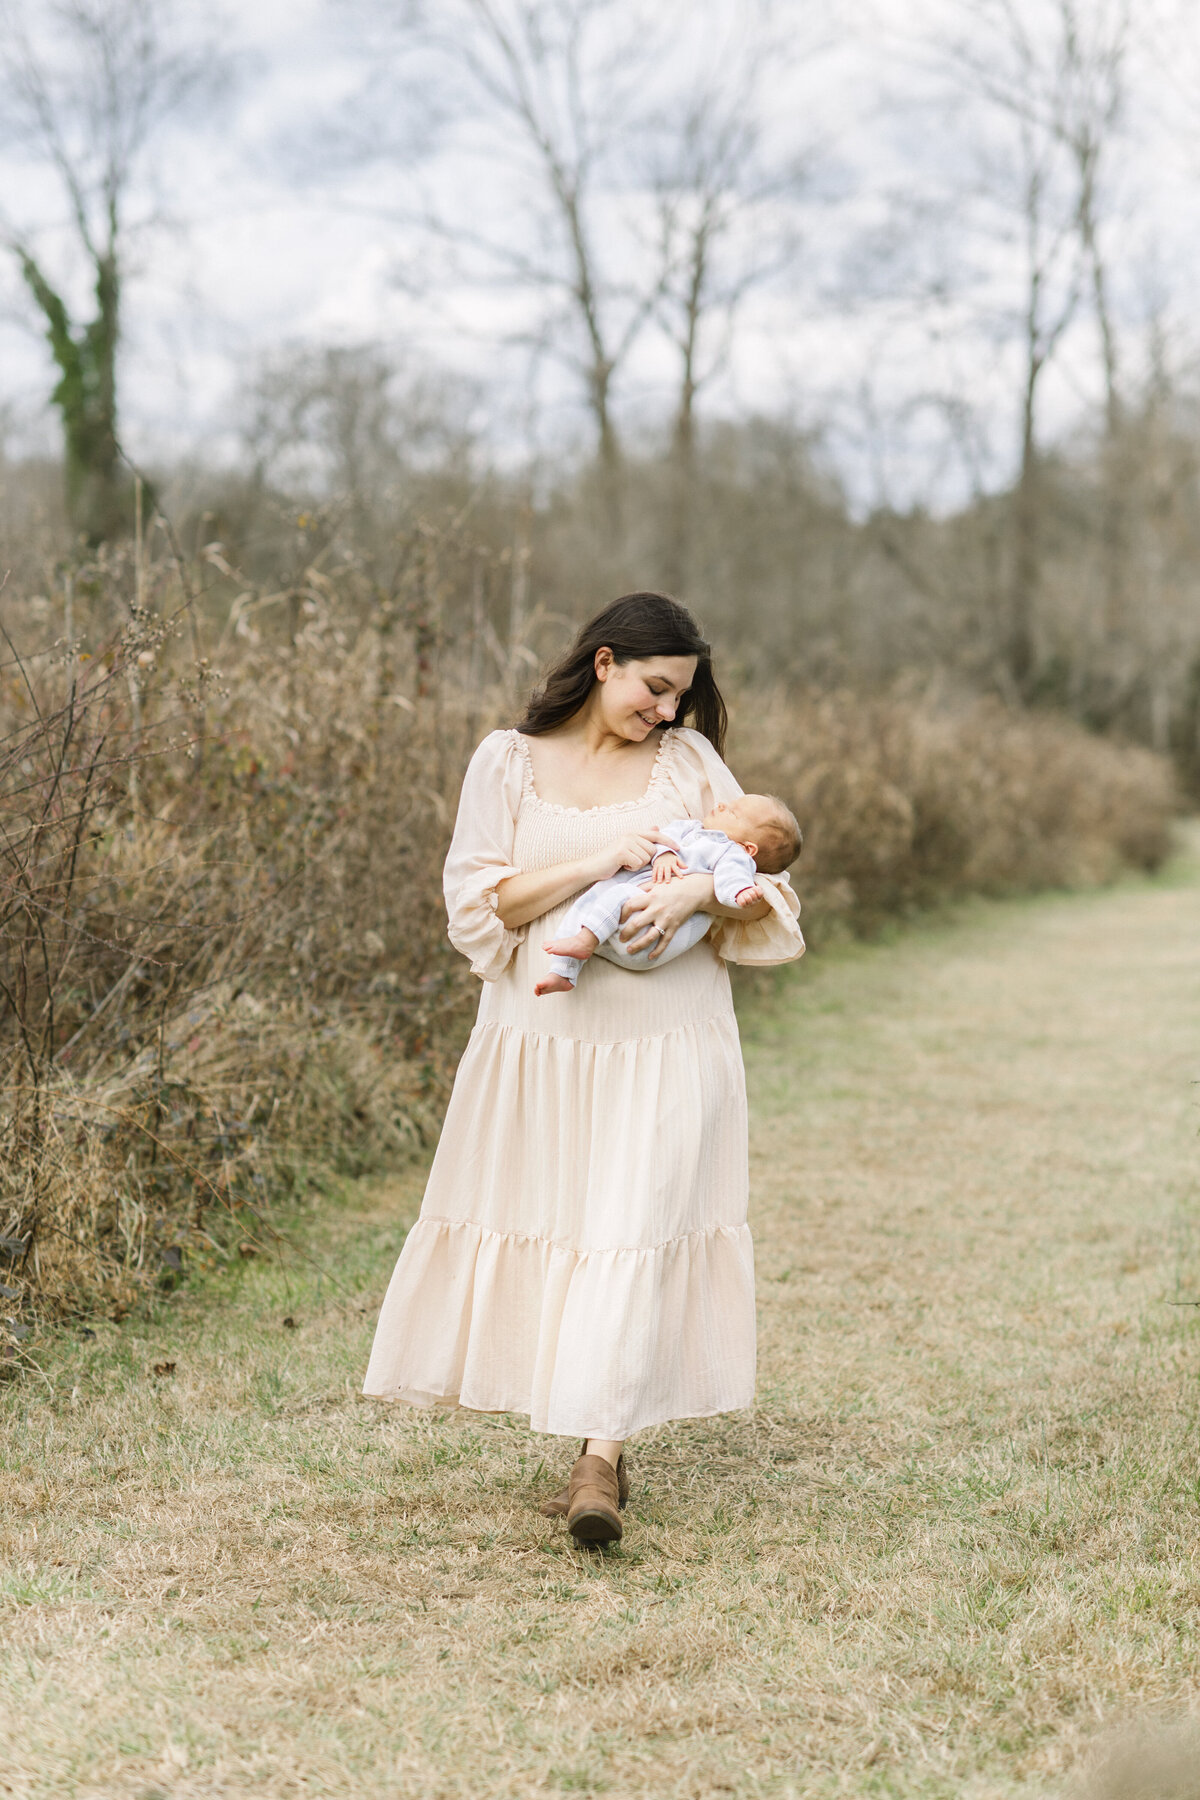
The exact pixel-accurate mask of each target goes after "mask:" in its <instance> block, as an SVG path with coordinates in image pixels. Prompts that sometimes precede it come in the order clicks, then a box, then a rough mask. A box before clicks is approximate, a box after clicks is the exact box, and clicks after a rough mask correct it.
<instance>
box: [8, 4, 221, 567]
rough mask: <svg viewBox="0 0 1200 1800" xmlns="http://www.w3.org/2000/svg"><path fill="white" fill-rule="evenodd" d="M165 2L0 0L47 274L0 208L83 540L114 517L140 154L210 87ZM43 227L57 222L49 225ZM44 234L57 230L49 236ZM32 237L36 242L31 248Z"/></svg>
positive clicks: (209, 66)
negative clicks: (40, 197) (50, 370)
mask: <svg viewBox="0 0 1200 1800" xmlns="http://www.w3.org/2000/svg"><path fill="white" fill-rule="evenodd" d="M174 28H175V19H174V14H173V10H172V7H171V0H53V3H52V4H49V5H43V6H41V7H34V6H33V5H31V4H29V3H28V0H0V98H2V104H3V120H2V123H0V134H2V136H3V137H5V138H7V139H8V141H9V142H10V144H12V145H13V147H14V148H16V149H17V150H18V151H20V152H22V153H23V154H24V155H25V156H26V157H27V158H28V160H29V161H30V162H31V163H33V164H36V165H39V166H40V167H41V168H43V169H45V170H47V171H48V172H49V173H50V174H51V175H52V176H53V178H54V180H55V182H56V184H57V187H58V191H59V194H60V196H61V200H62V202H63V208H64V212H65V227H66V238H67V241H68V243H69V244H70V252H69V254H68V256H67V257H66V258H65V259H62V260H63V261H64V269H63V274H64V276H66V278H67V279H66V280H64V279H60V278H59V277H58V276H57V275H55V274H53V273H52V272H51V268H50V260H49V257H50V249H49V244H50V240H51V238H52V236H53V235H56V234H55V233H54V232H53V231H52V230H49V229H46V228H45V224H44V222H43V224H42V228H41V229H39V227H38V225H37V224H35V223H32V222H28V221H22V220H21V219H20V218H19V217H18V216H17V213H16V210H15V208H4V209H3V211H0V242H2V243H4V244H6V245H7V247H8V248H9V250H10V251H11V252H12V254H13V255H14V256H15V258H16V261H17V264H18V267H19V269H20V272H21V275H22V277H23V278H24V282H25V285H26V287H27V288H28V291H29V293H30V295H31V296H32V298H33V301H34V303H35V305H36V306H37V309H38V312H39V313H40V315H41V319H42V323H43V326H44V329H45V335H46V340H47V342H48V344H49V346H50V352H51V355H52V356H53V358H54V362H55V364H56V366H57V370H58V382H57V385H56V386H55V388H54V391H53V394H52V395H51V399H52V402H53V404H54V405H55V407H56V408H57V409H58V413H59V416H60V419H61V421H62V429H63V448H64V471H65V479H66V495H67V507H68V513H69V516H70V519H71V522H72V524H73V525H74V526H75V528H76V529H77V530H79V531H80V532H82V533H83V534H84V535H85V536H86V537H87V538H88V539H89V540H90V541H92V542H97V541H99V540H101V539H103V538H106V537H110V536H112V535H113V534H114V533H115V532H117V531H119V530H121V529H122V528H126V529H127V528H128V524H129V520H130V518H131V505H130V503H129V499H128V495H127V492H126V490H125V484H124V482H123V480H122V471H121V462H120V453H119V448H118V435H117V422H118V395H117V385H118V384H117V359H118V351H119V347H120V343H121V335H122V322H123V299H124V283H125V277H126V274H127V265H128V257H129V247H130V241H131V238H132V237H133V235H134V234H135V233H136V232H137V230H138V229H139V227H140V226H141V225H144V223H145V222H146V209H145V207H144V206H143V207H142V208H141V210H140V214H139V215H138V216H135V207H136V206H137V205H138V201H139V195H138V188H139V182H140V180H141V177H142V176H143V174H144V172H145V164H146V159H147V153H148V151H149V149H150V146H151V144H152V143H153V141H154V139H155V137H156V134H157V133H158V132H159V131H160V129H161V127H162V126H163V125H164V124H165V123H166V122H167V121H168V120H169V119H170V118H171V117H172V116H174V115H176V114H178V113H179V112H180V110H181V109H182V108H183V107H184V106H185V105H187V104H189V103H191V102H192V101H194V100H195V99H197V98H198V97H199V96H200V95H201V94H202V93H205V92H207V91H210V89H211V86H212V84H213V82H214V79H215V78H216V76H217V75H218V73H219V70H220V66H221V64H220V59H219V58H218V57H216V56H214V54H213V53H212V51H211V50H210V49H204V48H199V47H196V46H194V45H188V46H187V47H182V48H180V47H176V46H175V45H174V44H173V42H172V32H173V29H174ZM55 223H56V224H57V221H56V222H55ZM58 235H61V233H59V234H58ZM43 245H46V246H47V247H46V248H43ZM80 263H82V265H83V267H84V268H85V269H86V271H87V279H88V285H89V287H90V289H91V294H92V305H91V309H90V311H91V316H90V317H88V318H84V319H80V318H79V317H78V316H75V315H73V311H72V307H71V305H70V303H69V301H68V299H67V297H66V296H67V292H68V285H67V283H68V281H69V280H70V279H71V277H72V276H73V274H74V270H75V269H76V268H77V267H78V266H79V264H80Z"/></svg>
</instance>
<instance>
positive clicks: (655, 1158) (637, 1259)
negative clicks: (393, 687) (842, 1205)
mask: <svg viewBox="0 0 1200 1800" xmlns="http://www.w3.org/2000/svg"><path fill="white" fill-rule="evenodd" d="M740 792H741V789H740V788H739V786H738V784H737V782H736V781H735V780H734V778H733V776H732V774H731V773H730V771H729V770H728V769H727V768H726V766H725V764H724V763H723V762H722V761H721V758H720V757H719V756H718V755H717V752H716V751H715V750H714V749H713V747H712V745H711V744H710V743H709V742H708V740H707V738H705V737H702V736H701V734H700V733H699V732H698V731H691V730H668V731H664V733H663V736H662V742H661V744H660V746H659V750H658V757H657V760H656V762H655V764H654V769H653V772H652V774H651V776H650V782H649V786H648V787H647V789H646V791H645V793H644V794H643V795H642V798H641V799H640V800H630V801H624V802H621V803H619V804H617V805H613V806H595V807H591V808H589V809H588V810H587V811H581V810H580V809H579V808H577V807H568V806H555V805H552V804H551V803H550V802H548V801H545V800H542V799H540V798H539V796H538V794H537V793H536V791H535V789H534V782H533V769H532V764H531V762H530V759H529V752H528V749H527V747H526V743H525V739H524V738H523V737H522V736H521V734H520V733H519V732H517V731H494V732H492V733H491V735H490V736H489V737H486V738H485V739H484V741H483V743H482V744H480V746H479V748H478V750H477V751H476V752H475V755H474V756H473V758H472V759H471V764H470V767H469V768H468V770H467V774H466V779H465V781H464V783H463V790H462V798H461V801H460V803H459V809H458V818H457V821H456V824H455V828H454V840H453V843H452V844H451V846H450V854H449V856H448V857H447V859H446V872H445V889H446V906H447V910H448V913H449V920H450V938H451V941H452V942H453V943H454V944H455V946H456V947H457V948H458V949H459V950H461V951H462V953H463V954H464V956H467V957H469V958H470V960H471V967H472V969H473V970H474V972H475V974H477V975H480V976H482V977H483V981H484V984H485V985H484V989H483V994H482V996H481V999H480V1003H479V1016H478V1020H477V1022H476V1025H475V1029H474V1031H473V1032H472V1034H471V1039H470V1042H469V1044H468V1045H467V1049H466V1051H465V1053H464V1055H463V1059H462V1062H461V1063H460V1065H459V1069H458V1075H457V1078H456V1080H455V1083H454V1092H453V1094H452V1096H451V1099H450V1106H449V1110H448V1112H447V1114H446V1123H445V1126H444V1127H443V1130H442V1136H441V1141H440V1143H439V1145H438V1150H437V1155H436V1156H435V1158H434V1162H433V1167H432V1169H431V1170H430V1175H429V1184H428V1187H427V1188H426V1191H425V1199H424V1204H423V1205H422V1207H421V1214H420V1217H419V1218H418V1220H417V1222H416V1224H415V1225H414V1226H413V1228H412V1230H411V1231H410V1232H409V1234H408V1238H407V1240H406V1242H405V1245H404V1249H403V1252H402V1254H401V1256H400V1260H399V1262H398V1263H397V1264H396V1269H395V1273H394V1274H393V1276H392V1279H391V1284H390V1285H389V1287H388V1291H387V1295H386V1298H385V1299H384V1302H383V1309H382V1312H381V1313H380V1317H379V1324H378V1327H377V1329H376V1333H375V1342H374V1345H373V1347H372V1350H371V1358H370V1364H369V1367H368V1369H367V1375H366V1381H365V1383H364V1386H363V1391H364V1393H367V1394H375V1395H378V1396H380V1397H381V1398H383V1399H387V1400H407V1401H409V1402H412V1403H414V1404H416V1405H422V1406H436V1405H455V1404H457V1405H461V1406H464V1407H470V1408H473V1409H475V1410H477V1411H481V1412H516V1413H527V1414H528V1415H529V1419H530V1423H531V1425H532V1427H533V1429H534V1430H535V1431H545V1432H554V1433H562V1434H564V1435H566V1436H570V1437H584V1436H592V1437H601V1438H627V1437H630V1436H631V1435H632V1434H633V1433H634V1432H636V1431H639V1430H641V1429H643V1428H644V1427H646V1426H649V1425H656V1424H659V1423H660V1422H662V1421H663V1420H666V1419H676V1418H695V1417H701V1416H704V1415H706V1414H711V1413H720V1412H726V1411H728V1410H729V1409H730V1408H733V1407H739V1406H746V1405H748V1404H749V1403H750V1401H751V1399H752V1397H753V1393H754V1355H755V1329H754V1257H753V1249H752V1246H751V1242H750V1232H749V1228H748V1227H747V1224H746V1199H747V1186H748V1181H747V1160H746V1095H745V1080H744V1075H743V1071H742V1058H741V1049H740V1046H739V1043H738V1033H737V1023H736V1021H735V1019H734V1013H733V1002H732V996H731V993H730V986H729V976H728V972H727V970H726V967H725V963H726V961H733V962H743V963H756V964H758V965H760V966H762V965H767V964H771V963H781V962H788V961H790V960H791V959H792V958H793V957H796V956H800V955H801V954H802V953H803V950H804V940H803V938H802V937H801V935H800V930H799V926H798V925H797V923H796V920H797V915H798V914H799V911H800V906H799V902H798V900H797V899H796V896H795V894H794V893H793V892H792V889H791V886H790V885H789V882H788V878H787V876H786V875H775V876H763V877H761V882H762V886H763V891H764V893H765V894H766V897H767V899H768V900H769V901H770V905H771V911H770V913H769V915H768V916H767V917H766V918H765V919H763V920H761V921H756V922H751V921H747V922H742V921H739V920H726V919H716V920H715V921H714V923H713V928H712V930H711V931H710V933H709V935H708V936H707V937H706V938H704V939H702V940H701V942H700V943H699V944H697V945H696V946H695V948H694V949H691V950H689V951H687V952H686V954H685V955H683V956H680V957H679V958H678V959H677V960H676V961H674V962H671V963H668V964H667V965H666V966H665V967H663V968H661V969H655V970H651V971H647V972H645V973H638V972H636V971H631V970H627V969H621V968H618V967H617V966H616V965H615V964H613V963H609V962H604V961H602V960H601V959H599V958H594V959H593V960H592V961H591V962H590V963H589V964H588V965H587V966H586V967H585V968H584V969H583V970H582V971H581V973H580V977H579V986H578V988H577V989H576V991H575V992H574V993H573V994H554V995H549V996H546V997H544V998H542V999H540V1000H539V999H536V998H535V997H534V992H533V986H534V982H535V981H536V980H537V979H538V978H539V977H540V975H541V974H543V973H544V971H545V969H546V966H547V963H546V956H545V952H544V951H543V948H542V945H543V943H544V941H545V940H546V939H548V938H552V937H553V936H554V933H555V931H556V929H557V925H558V921H559V920H560V919H561V918H562V916H563V914H564V913H565V911H566V908H567V905H568V902H566V901H564V902H563V904H562V905H561V906H558V907H556V908H554V910H553V911H551V912H549V913H547V914H546V915H545V916H544V917H543V918H541V919H538V920H536V921H535V922H534V923H533V924H531V925H528V926H523V927H521V928H520V929H519V930H517V931H508V930H506V929H505V927H504V926H503V925H502V924H501V922H500V920H499V918H498V917H497V915H496V887H497V884H498V883H499V882H501V881H504V880H505V879H506V878H507V877H508V876H510V875H516V874H519V873H521V872H522V871H523V870H533V869H542V868H548V867H549V866H550V865H552V864H554V863H561V862H567V861H570V860H573V859H574V858H577V857H582V856H589V855H592V854H593V853H594V852H595V851H597V850H599V849H600V848H602V846H603V845H605V844H607V843H609V842H610V841H611V840H612V839H614V838H617V837H621V836H623V835H624V834H625V833H627V832H630V831H645V830H646V829H648V828H649V827H650V826H654V825H662V824H665V823H667V821H668V820H670V819H677V818H680V817H682V816H683V815H684V814H687V815H688V816H689V817H691V818H701V817H702V816H703V815H704V814H705V813H706V812H708V811H709V810H710V809H711V807H712V806H713V805H714V804H715V802H717V801H718V800H730V799H732V798H734V797H735V796H736V795H738V794H739V793H740ZM723 959H724V960H723Z"/></svg>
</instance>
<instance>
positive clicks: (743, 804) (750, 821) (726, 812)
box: [700, 794, 777, 844]
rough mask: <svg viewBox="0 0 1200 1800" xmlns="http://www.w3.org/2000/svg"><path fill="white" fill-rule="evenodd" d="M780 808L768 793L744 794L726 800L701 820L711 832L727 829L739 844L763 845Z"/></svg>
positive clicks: (729, 835) (729, 836)
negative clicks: (763, 837)
mask: <svg viewBox="0 0 1200 1800" xmlns="http://www.w3.org/2000/svg"><path fill="white" fill-rule="evenodd" d="M776 810H777V809H776V807H775V806H774V804H773V803H772V801H770V800H769V799H768V798H767V796H766V795H765V794H742V795H740V796H739V798H738V799H736V800H722V801H721V802H720V804H719V805H718V806H714V807H713V809H712V811H711V812H710V813H705V815H704V817H703V819H702V820H701V821H700V823H701V824H702V825H703V826H704V827H705V828H706V830H708V831H723V832H724V833H725V836H726V837H727V838H732V839H733V841H734V843H735V844H760V843H761V842H762V834H763V832H764V830H769V829H770V827H771V825H772V824H773V823H774V820H775V816H776Z"/></svg>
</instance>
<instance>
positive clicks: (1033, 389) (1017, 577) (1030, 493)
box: [1005, 348, 1042, 699]
mask: <svg viewBox="0 0 1200 1800" xmlns="http://www.w3.org/2000/svg"><path fill="white" fill-rule="evenodd" d="M1041 371H1042V363H1041V359H1040V357H1038V356H1037V354H1036V353H1035V352H1034V351H1033V350H1032V348H1031V351H1030V356H1029V362H1028V365H1027V368H1026V374H1025V395H1024V402H1023V410H1022V418H1021V471H1020V474H1019V476H1018V478H1017V487H1016V493H1015V494H1014V496H1013V562H1012V586H1011V590H1010V593H1009V607H1008V631H1007V643H1006V645H1005V663H1006V666H1007V671H1008V674H1009V677H1010V678H1011V680H1012V684H1013V686H1014V687H1015V688H1016V691H1017V693H1018V694H1019V695H1020V696H1021V698H1022V699H1027V698H1028V696H1029V691H1030V688H1031V686H1032V683H1033V672H1034V661H1035V651H1034V619H1035V616H1036V612H1037V591H1038V586H1039V581H1040V575H1041V543H1040V537H1041V529H1040V527H1041V520H1040V517H1039V514H1040V510H1041V508H1040V498H1041V496H1040V495H1039V493H1038V485H1039V470H1038V455H1037V442H1036V438H1035V435H1034V430H1035V426H1034V421H1035V411H1034V408H1035V402H1036V399H1037V384H1038V377H1039V375H1040V374H1041Z"/></svg>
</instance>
